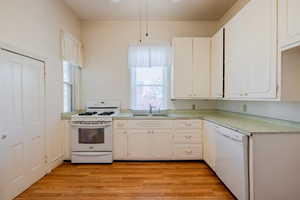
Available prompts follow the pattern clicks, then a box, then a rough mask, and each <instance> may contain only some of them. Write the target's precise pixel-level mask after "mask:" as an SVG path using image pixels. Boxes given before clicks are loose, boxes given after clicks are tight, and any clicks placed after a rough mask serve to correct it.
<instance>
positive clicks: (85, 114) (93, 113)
mask: <svg viewBox="0 0 300 200" xmlns="http://www.w3.org/2000/svg"><path fill="white" fill-rule="evenodd" d="M96 114H97V112H84V113H79V114H78V115H79V116H92V115H96Z"/></svg>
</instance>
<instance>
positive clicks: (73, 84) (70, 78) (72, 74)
mask: <svg viewBox="0 0 300 200" xmlns="http://www.w3.org/2000/svg"><path fill="white" fill-rule="evenodd" d="M63 74H64V75H63V78H64V112H72V111H74V110H75V109H76V108H78V107H79V105H78V104H79V101H78V96H79V95H78V93H79V78H80V68H79V67H76V66H74V65H72V64H71V63H69V62H67V61H63Z"/></svg>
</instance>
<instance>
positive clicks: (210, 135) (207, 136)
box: [203, 122, 217, 170]
mask: <svg viewBox="0 0 300 200" xmlns="http://www.w3.org/2000/svg"><path fill="white" fill-rule="evenodd" d="M216 131H217V125H214V124H212V123H209V122H205V123H204V128H203V140H204V148H203V157H204V160H205V161H206V163H207V164H208V165H209V166H210V167H211V168H212V169H213V170H215V167H216Z"/></svg>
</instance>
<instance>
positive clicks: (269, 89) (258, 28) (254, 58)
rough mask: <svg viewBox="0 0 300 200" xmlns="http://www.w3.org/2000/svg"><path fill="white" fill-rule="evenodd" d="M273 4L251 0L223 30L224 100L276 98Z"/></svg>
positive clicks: (274, 2) (275, 20) (271, 1)
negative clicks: (224, 37) (224, 43)
mask: <svg viewBox="0 0 300 200" xmlns="http://www.w3.org/2000/svg"><path fill="white" fill-rule="evenodd" d="M276 10H277V8H276V1H274V0H251V1H250V2H249V3H248V4H247V5H246V6H245V7H244V8H243V9H242V10H241V11H240V12H239V13H238V14H237V15H236V16H235V17H234V18H233V19H232V20H231V21H230V22H229V23H228V24H227V25H226V26H225V29H226V39H225V41H226V45H225V49H226V50H225V54H226V55H225V57H226V59H225V60H226V63H225V65H226V70H225V73H226V84H225V87H226V98H228V99H272V98H276V87H277V85H276V70H277V15H276Z"/></svg>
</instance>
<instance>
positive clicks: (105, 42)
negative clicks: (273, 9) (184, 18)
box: [81, 21, 217, 109]
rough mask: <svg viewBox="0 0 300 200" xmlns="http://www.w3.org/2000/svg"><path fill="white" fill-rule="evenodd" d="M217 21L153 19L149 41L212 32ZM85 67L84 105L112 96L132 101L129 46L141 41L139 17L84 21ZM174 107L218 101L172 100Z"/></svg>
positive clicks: (125, 102) (124, 102)
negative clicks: (119, 19) (139, 38)
mask: <svg viewBox="0 0 300 200" xmlns="http://www.w3.org/2000/svg"><path fill="white" fill-rule="evenodd" d="M216 30H217V22H176V21H175V22H174V21H173V22H166V21H155V22H154V21H153V22H150V35H151V37H150V40H148V41H146V42H147V43H170V42H171V40H172V38H173V37H175V36H186V37H197V36H212V34H213V33H214V32H215V31H216ZM81 31H82V41H83V45H84V56H85V67H86V68H85V69H84V70H83V71H82V101H81V102H82V106H84V105H85V102H86V100H87V99H91V98H108V99H119V100H121V101H122V108H128V106H129V105H130V101H129V99H130V84H129V81H130V80H129V70H128V66H127V53H128V52H127V50H128V45H129V44H134V43H136V42H137V41H138V36H139V31H138V22H136V21H84V22H82V25H81ZM169 104H170V108H175V107H176V108H182V109H183V108H191V106H192V104H197V105H198V108H200V107H201V108H203V107H204V108H211V107H214V106H215V102H205V101H204V102H202V101H201V102H200V101H194V102H187V101H176V102H170V103H169Z"/></svg>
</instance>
